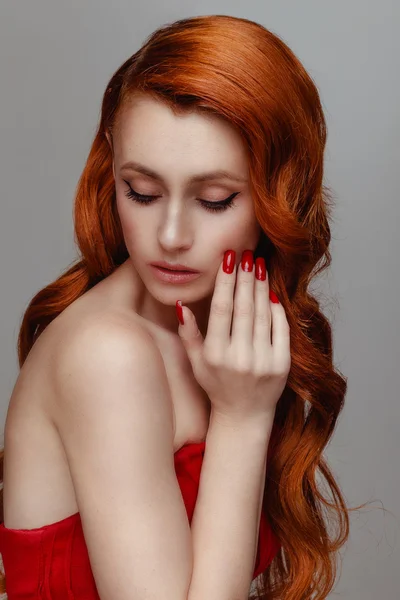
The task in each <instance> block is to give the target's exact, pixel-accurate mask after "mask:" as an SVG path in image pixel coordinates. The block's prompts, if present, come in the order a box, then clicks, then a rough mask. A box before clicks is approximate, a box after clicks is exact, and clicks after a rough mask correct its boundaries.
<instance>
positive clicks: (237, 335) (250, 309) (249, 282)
mask: <svg viewBox="0 0 400 600" xmlns="http://www.w3.org/2000/svg"><path fill="white" fill-rule="evenodd" d="M254 272H255V271H254V257H253V252H252V251H251V250H245V251H244V252H243V254H242V260H241V264H240V265H238V272H237V276H236V290H235V297H234V300H233V322H232V336H231V344H232V345H235V346H237V348H241V349H245V350H249V349H251V350H252V348H253V327H254Z"/></svg>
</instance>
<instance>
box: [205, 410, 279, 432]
mask: <svg viewBox="0 0 400 600" xmlns="http://www.w3.org/2000/svg"><path fill="white" fill-rule="evenodd" d="M275 412H276V411H275V409H274V410H272V411H268V412H265V413H262V414H246V415H243V414H241V415H239V414H234V413H231V414H224V413H219V412H217V411H216V410H215V409H213V408H211V412H210V421H209V427H215V426H217V427H219V426H221V427H226V428H227V429H229V430H232V431H247V432H248V433H251V434H252V435H254V436H259V437H260V438H261V439H265V436H269V435H270V433H271V430H272V427H273V424H274V419H275Z"/></svg>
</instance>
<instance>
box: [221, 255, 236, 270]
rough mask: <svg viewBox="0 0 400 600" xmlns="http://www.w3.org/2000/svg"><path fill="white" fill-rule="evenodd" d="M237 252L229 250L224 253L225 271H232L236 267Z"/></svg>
mask: <svg viewBox="0 0 400 600" xmlns="http://www.w3.org/2000/svg"><path fill="white" fill-rule="evenodd" d="M235 258H236V253H235V251H234V250H227V251H226V252H225V254H224V262H223V264H222V268H223V270H224V271H225V273H232V272H233V269H234V267H235Z"/></svg>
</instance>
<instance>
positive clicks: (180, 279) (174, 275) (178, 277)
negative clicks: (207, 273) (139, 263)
mask: <svg viewBox="0 0 400 600" xmlns="http://www.w3.org/2000/svg"><path fill="white" fill-rule="evenodd" d="M150 266H151V268H152V269H153V272H154V275H155V276H156V277H157V279H159V280H160V281H164V282H166V283H187V282H188V281H192V280H193V279H197V277H200V273H199V272H193V271H186V272H183V271H167V269H163V268H162V267H157V266H156V265H150Z"/></svg>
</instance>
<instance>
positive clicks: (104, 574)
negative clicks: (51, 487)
mask: <svg viewBox="0 0 400 600" xmlns="http://www.w3.org/2000/svg"><path fill="white" fill-rule="evenodd" d="M61 342H62V343H61ZM61 342H60V343H59V344H58V345H57V348H56V351H55V353H54V356H53V359H52V361H53V370H52V376H51V377H52V386H53V390H54V398H55V412H54V415H55V424H56V427H57V429H58V431H59V435H60V438H61V440H62V443H63V446H64V449H65V454H66V458H67V461H68V466H69V470H70V473H71V478H72V482H73V486H74V490H75V495H76V501H77V506H78V510H79V513H80V515H81V519H82V526H83V532H84V536H85V541H86V544H87V547H88V551H89V557H90V562H91V565H92V570H93V574H94V577H95V581H96V586H97V588H98V591H99V595H100V597H101V598H110V597H113V595H114V593H115V589H117V588H118V590H119V596H118V597H119V598H131V597H132V590H135V594H136V596H137V597H138V598H143V597H144V596H146V597H148V598H150V597H151V598H157V597H158V596H159V590H160V589H161V587H162V588H163V590H164V597H165V599H166V600H167V599H168V600H169V599H171V600H173V599H181V598H182V599H183V598H186V597H187V590H188V587H189V583H190V577H191V572H192V565H193V557H192V551H191V534H190V526H189V523H188V519H187V514H186V509H185V504H184V501H183V497H182V494H181V490H180V488H179V484H178V481H177V478H176V473H175V468H174V458H173V454H174V448H173V445H174V431H173V419H172V416H173V409H172V401H171V396H170V390H169V385H168V380H167V376H166V372H165V370H164V362H163V359H162V356H161V354H160V351H159V350H158V348H157V346H156V344H155V342H153V340H152V337H151V335H150V334H149V333H148V332H147V331H145V330H143V329H142V327H140V326H139V325H138V324H136V323H135V322H134V321H133V322H130V321H128V322H127V321H126V320H125V319H124V318H122V319H121V318H120V317H119V316H115V315H112V316H105V315H104V318H103V319H101V321H100V322H98V320H97V319H96V318H92V317H89V318H88V319H87V320H85V322H84V323H83V324H82V327H80V328H79V329H78V328H74V329H73V330H72V331H70V332H68V331H67V332H66V335H65V337H64V338H63V339H62V341H61ZM132 565H134V566H135V568H134V569H132ZM166 581H167V582H168V585H167V586H166V584H165V582H166Z"/></svg>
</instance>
